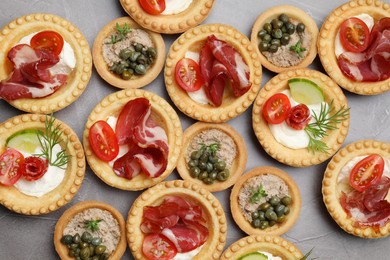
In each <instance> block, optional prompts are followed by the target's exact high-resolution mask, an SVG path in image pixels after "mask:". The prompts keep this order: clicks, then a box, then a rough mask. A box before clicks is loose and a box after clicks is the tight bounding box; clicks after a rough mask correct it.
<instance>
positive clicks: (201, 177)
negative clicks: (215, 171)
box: [198, 171, 209, 180]
mask: <svg viewBox="0 0 390 260" xmlns="http://www.w3.org/2000/svg"><path fill="white" fill-rule="evenodd" d="M208 177H209V174H208V173H207V172H206V171H204V172H201V173H200V174H199V176H198V179H199V180H203V179H206V178H208Z"/></svg>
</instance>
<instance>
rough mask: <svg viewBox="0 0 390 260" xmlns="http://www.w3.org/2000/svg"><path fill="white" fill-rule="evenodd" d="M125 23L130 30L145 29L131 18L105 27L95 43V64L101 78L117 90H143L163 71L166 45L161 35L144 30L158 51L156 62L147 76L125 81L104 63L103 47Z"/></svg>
mask: <svg viewBox="0 0 390 260" xmlns="http://www.w3.org/2000/svg"><path fill="white" fill-rule="evenodd" d="M125 23H126V24H127V25H128V26H129V27H130V28H133V29H143V28H142V27H140V26H139V25H138V24H137V23H136V22H134V21H133V20H132V19H130V17H122V18H118V19H115V20H113V21H111V22H110V23H109V24H107V25H106V26H104V27H103V29H101V30H100V32H99V34H98V35H97V37H96V39H95V42H94V43H93V48H92V55H93V63H94V65H95V68H96V71H97V72H98V73H99V75H100V77H102V78H103V79H104V80H105V81H107V82H108V83H109V84H111V85H113V86H115V87H117V88H141V87H143V86H145V85H147V84H149V83H150V82H152V81H153V80H154V79H155V78H156V77H157V76H158V74H159V73H160V71H161V70H162V68H163V66H164V62H165V43H164V40H163V38H162V37H161V35H160V34H158V33H154V32H151V31H148V30H145V29H143V30H145V31H146V32H147V33H148V34H149V36H150V38H151V39H152V42H153V44H154V47H155V49H156V50H157V57H156V60H155V61H154V63H153V64H152V65H151V66H150V67H148V68H147V70H146V74H145V75H141V76H136V75H134V76H133V77H132V78H131V79H130V80H124V79H122V78H121V77H119V76H118V75H116V74H114V73H113V72H111V71H110V70H109V68H108V65H107V63H106V62H105V61H104V58H103V53H102V52H103V51H102V49H103V48H102V47H103V44H104V43H103V41H104V40H105V39H106V38H107V37H108V36H109V35H111V34H113V33H114V32H116V29H115V26H116V24H119V25H120V26H123V25H124V24H125Z"/></svg>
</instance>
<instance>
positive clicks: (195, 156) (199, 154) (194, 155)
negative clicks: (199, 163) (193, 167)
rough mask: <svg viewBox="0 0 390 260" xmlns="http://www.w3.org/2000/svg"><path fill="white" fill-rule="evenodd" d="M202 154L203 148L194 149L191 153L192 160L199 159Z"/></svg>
mask: <svg viewBox="0 0 390 260" xmlns="http://www.w3.org/2000/svg"><path fill="white" fill-rule="evenodd" d="M201 155H202V151H201V150H198V151H193V152H192V153H191V159H192V160H195V159H199V158H200V156H201Z"/></svg>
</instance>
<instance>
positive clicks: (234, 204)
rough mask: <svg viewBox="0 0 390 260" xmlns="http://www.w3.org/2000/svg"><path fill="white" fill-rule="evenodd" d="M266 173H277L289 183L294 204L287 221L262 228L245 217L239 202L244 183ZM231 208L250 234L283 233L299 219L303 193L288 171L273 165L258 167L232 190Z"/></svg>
mask: <svg viewBox="0 0 390 260" xmlns="http://www.w3.org/2000/svg"><path fill="white" fill-rule="evenodd" d="M264 174H271V175H275V176H277V177H279V178H281V179H282V180H283V181H284V182H285V183H286V184H287V186H288V191H289V193H290V197H291V199H292V204H291V205H290V206H289V207H290V213H289V214H288V215H287V220H286V221H285V222H283V223H280V224H278V223H277V224H275V225H274V226H272V227H268V228H266V229H264V230H262V229H260V228H254V227H252V225H251V223H249V221H248V220H246V219H245V217H244V215H243V214H242V211H241V208H240V205H239V203H238V196H239V194H240V190H241V187H242V185H243V184H244V183H245V182H246V181H247V180H248V179H250V178H252V177H256V176H260V175H264ZM230 210H231V212H232V215H233V219H234V221H235V222H236V224H237V225H238V226H239V227H240V228H241V230H243V231H244V232H245V233H247V234H248V235H282V234H284V233H286V232H287V231H288V230H289V229H290V228H291V227H292V226H293V225H294V223H295V221H297V219H298V215H299V212H300V211H301V195H300V192H299V189H298V186H297V185H296V184H295V181H294V180H293V179H292V178H291V177H290V175H288V174H287V173H286V172H284V171H282V170H280V169H278V168H275V167H272V166H263V167H256V168H253V169H252V170H250V171H248V172H246V173H245V174H244V175H243V176H242V177H241V178H240V179H239V180H238V181H237V183H236V184H235V185H234V186H233V189H232V192H231V193H230Z"/></svg>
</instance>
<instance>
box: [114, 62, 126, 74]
mask: <svg viewBox="0 0 390 260" xmlns="http://www.w3.org/2000/svg"><path fill="white" fill-rule="evenodd" d="M124 70H125V67H124V66H123V65H122V64H120V63H117V64H116V66H115V70H114V73H116V74H118V75H122V72H123V71H124Z"/></svg>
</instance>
